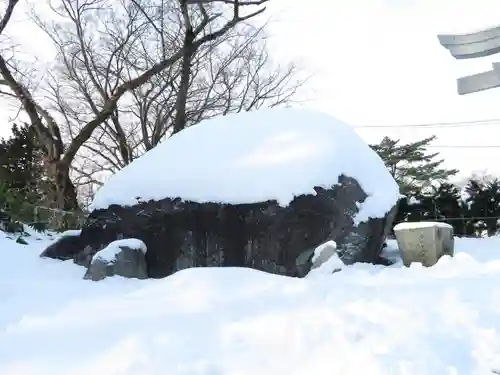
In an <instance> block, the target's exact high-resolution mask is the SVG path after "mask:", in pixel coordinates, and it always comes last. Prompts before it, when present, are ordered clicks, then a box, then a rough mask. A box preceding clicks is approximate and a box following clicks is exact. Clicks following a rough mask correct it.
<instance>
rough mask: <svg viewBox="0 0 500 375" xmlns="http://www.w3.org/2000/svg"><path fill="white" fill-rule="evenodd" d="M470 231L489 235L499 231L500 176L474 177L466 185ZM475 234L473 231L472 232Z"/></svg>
mask: <svg viewBox="0 0 500 375" xmlns="http://www.w3.org/2000/svg"><path fill="white" fill-rule="evenodd" d="M465 192H466V194H467V198H466V200H465V203H466V207H467V217H469V218H470V219H469V231H474V232H476V233H475V234H482V233H483V232H485V231H486V233H487V234H488V236H493V235H495V234H496V233H497V232H498V228H499V224H498V219H497V217H500V180H499V179H498V178H489V179H477V178H472V179H470V180H469V182H468V183H467V185H466V186H465ZM470 234H473V233H470Z"/></svg>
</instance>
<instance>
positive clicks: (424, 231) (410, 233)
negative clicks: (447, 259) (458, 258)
mask: <svg viewBox="0 0 500 375" xmlns="http://www.w3.org/2000/svg"><path fill="white" fill-rule="evenodd" d="M394 233H395V234H396V240H397V243H398V248H399V251H400V255H401V258H402V260H403V264H404V265H405V266H409V265H410V264H411V263H413V262H417V263H421V264H422V265H423V266H426V267H431V266H433V265H435V264H436V263H437V261H438V260H439V258H441V257H442V256H443V255H449V256H453V255H454V239H453V227H452V226H451V225H449V224H446V223H439V222H432V221H420V222H414V223H400V224H398V225H396V226H395V227H394Z"/></svg>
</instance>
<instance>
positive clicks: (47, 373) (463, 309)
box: [0, 232, 500, 375]
mask: <svg viewBox="0 0 500 375" xmlns="http://www.w3.org/2000/svg"><path fill="white" fill-rule="evenodd" d="M27 241H28V242H29V245H21V244H17V243H15V237H13V239H8V238H7V236H5V235H4V234H3V233H2V232H0V257H1V259H2V261H1V262H0V374H2V375H68V374H71V375H87V374H105V375H144V374H148V375H164V374H168V375H236V374H237V375H255V374H259V375H277V374H288V375H305V374H307V375H309V374H314V375H331V374H342V375H359V374H374V375H393V374H404V375H422V374H425V375H452V374H453V375H492V372H491V371H492V370H497V369H500V288H497V287H496V286H497V285H499V284H500V250H499V249H500V238H499V237H492V238H484V239H456V241H455V246H456V255H455V257H454V258H450V257H444V258H442V259H441V260H440V261H439V262H438V263H437V264H436V265H435V266H434V267H431V268H423V267H421V266H419V265H418V264H417V265H414V266H412V267H410V268H404V267H402V265H401V262H400V261H398V262H397V263H396V264H395V265H393V266H391V267H382V266H370V265H362V264H359V265H354V266H346V267H344V268H343V269H342V271H340V272H337V273H334V274H331V275H321V277H312V278H305V279H297V278H288V277H282V276H275V275H270V274H266V273H263V272H259V271H255V270H250V269H239V268H200V269H189V270H185V271H181V272H178V273H176V274H174V275H172V276H170V277H168V278H165V279H161V280H141V281H139V280H135V279H125V278H122V277H118V276H114V277H111V278H108V279H105V280H103V281H99V282H90V281H88V280H83V279H82V277H83V274H84V272H85V270H84V269H83V268H82V267H79V266H76V265H75V264H74V263H73V262H61V261H57V260H50V259H41V258H40V257H39V254H40V252H41V251H42V249H43V248H44V247H45V246H47V245H48V244H49V243H51V241H52V240H49V239H48V238H45V237H44V236H42V235H39V234H36V233H33V235H32V237H30V238H28V239H27ZM385 255H386V256H389V257H393V258H394V259H396V260H397V247H396V244H395V241H390V243H389V247H388V248H387V249H386V254H385Z"/></svg>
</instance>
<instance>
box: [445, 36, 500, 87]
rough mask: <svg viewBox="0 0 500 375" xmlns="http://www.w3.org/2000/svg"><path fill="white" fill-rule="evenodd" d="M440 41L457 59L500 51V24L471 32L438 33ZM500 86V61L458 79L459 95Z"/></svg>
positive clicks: (472, 57) (488, 54) (477, 56)
mask: <svg viewBox="0 0 500 375" xmlns="http://www.w3.org/2000/svg"><path fill="white" fill-rule="evenodd" d="M438 39H439V42H440V43H441V45H442V46H443V47H445V48H446V49H447V50H448V51H450V53H451V55H452V56H453V57H454V58H456V59H457V60H461V59H474V58H479V57H486V56H491V55H494V54H496V53H500V26H496V27H492V28H489V29H485V30H482V31H477V32H473V33H470V34H443V35H438ZM495 87H500V62H498V63H493V69H492V70H489V71H487V72H482V73H477V74H473V75H470V76H466V77H462V78H459V79H457V91H458V94H459V95H465V94H470V93H474V92H479V91H484V90H489V89H492V88H495Z"/></svg>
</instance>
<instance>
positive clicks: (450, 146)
mask: <svg viewBox="0 0 500 375" xmlns="http://www.w3.org/2000/svg"><path fill="white" fill-rule="evenodd" d="M426 147H429V148H474V149H477V148H500V145H484V146H481V145H429V146H426Z"/></svg>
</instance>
